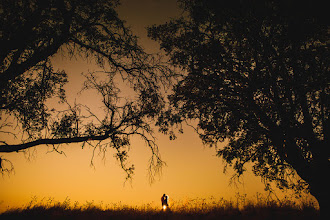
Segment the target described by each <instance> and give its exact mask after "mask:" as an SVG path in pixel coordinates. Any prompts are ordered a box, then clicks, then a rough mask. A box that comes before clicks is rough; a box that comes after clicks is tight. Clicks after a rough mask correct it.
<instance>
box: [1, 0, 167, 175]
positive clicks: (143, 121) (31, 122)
mask: <svg viewBox="0 0 330 220" xmlns="http://www.w3.org/2000/svg"><path fill="white" fill-rule="evenodd" d="M118 4H119V1H117V0H94V1H89V0H60V1H59V0H15V1H12V0H4V1H1V3H0V48H1V51H0V79H1V81H0V133H1V137H2V140H0V153H11V152H18V151H24V150H26V149H28V148H31V147H35V146H38V145H42V144H46V145H49V146H52V147H53V149H54V150H55V151H59V150H58V146H59V145H60V144H63V143H79V142H80V143H83V144H84V145H86V144H89V145H91V146H93V147H94V149H95V150H96V149H100V150H101V151H103V150H104V151H105V150H106V149H107V148H109V147H110V148H113V149H115V150H116V151H117V153H116V157H117V158H118V160H119V161H120V163H121V166H122V167H123V169H124V170H125V171H126V172H127V174H128V177H130V176H131V174H132V172H133V169H134V167H132V166H127V165H126V159H127V156H128V155H127V150H128V146H129V144H130V137H131V136H132V135H136V136H140V137H142V138H143V139H144V140H145V142H146V144H147V146H149V147H150V149H151V152H152V155H153V156H152V158H151V160H150V161H151V162H150V169H151V172H152V173H153V172H156V171H157V169H159V167H160V166H161V165H162V163H163V162H162V161H161V159H160V157H159V153H158V148H157V145H156V144H155V142H154V138H153V136H152V129H151V127H150V126H151V125H150V122H149V121H148V120H149V119H150V118H152V117H154V116H155V115H156V114H157V112H159V111H160V109H161V108H162V107H163V105H164V104H163V98H162V96H161V94H160V92H159V89H160V88H159V87H160V86H162V85H165V84H166V83H165V82H166V80H167V78H166V77H167V73H168V69H167V67H166V66H165V65H163V64H162V63H161V60H160V58H159V57H156V56H151V55H149V54H147V53H145V52H144V50H143V49H142V48H141V47H140V46H139V45H138V44H137V37H136V36H134V35H133V34H132V33H131V32H130V30H129V29H128V28H127V27H126V26H125V22H124V21H122V20H121V19H120V18H119V17H118V14H117V12H116V7H117V6H118ZM59 53H62V54H66V56H68V57H70V58H72V57H75V56H78V57H83V58H88V59H90V60H93V61H95V63H96V64H97V65H98V67H99V68H102V69H103V74H101V76H100V74H97V73H93V72H92V73H86V74H85V76H86V82H85V84H84V87H83V85H82V87H83V88H84V89H92V90H95V91H97V92H98V93H99V94H100V96H101V99H100V101H101V102H102V104H103V106H104V114H103V115H102V116H103V118H101V117H102V116H100V115H96V114H94V113H93V112H91V111H90V108H89V107H88V106H84V105H81V104H76V103H75V104H73V103H71V104H70V103H68V102H67V100H66V93H65V90H64V85H65V84H66V83H67V74H70V73H66V72H65V71H63V70H54V68H53V64H52V62H51V59H50V58H51V57H52V56H53V55H55V54H59ZM86 71H87V70H86ZM118 75H119V77H120V78H122V79H123V80H124V81H125V82H127V83H128V85H130V86H131V88H132V90H133V91H134V92H135V97H136V99H135V100H133V99H131V100H129V99H123V98H121V97H122V96H120V95H119V93H120V90H119V89H118V88H117V84H116V83H115V82H114V81H115V80H116V77H117V76H118ZM117 78H118V77H117ZM54 97H57V98H59V99H60V100H61V102H62V104H63V105H65V106H66V107H67V109H66V110H63V109H61V111H60V110H59V109H53V108H51V107H49V106H47V105H46V101H47V100H49V99H50V98H54ZM18 133H20V135H18ZM21 134H23V135H21ZM9 137H15V138H16V140H14V141H10V142H9V140H11V139H14V138H11V139H10V138H9ZM3 155H4V154H3ZM0 168H1V171H2V172H5V171H10V170H11V169H12V167H11V164H10V162H9V161H8V160H6V159H5V157H3V156H1V157H0Z"/></svg>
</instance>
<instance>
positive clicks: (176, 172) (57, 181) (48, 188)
mask: <svg viewBox="0 0 330 220" xmlns="http://www.w3.org/2000/svg"><path fill="white" fill-rule="evenodd" d="M119 13H120V17H121V18H123V19H124V20H126V21H127V24H128V25H129V26H131V28H132V30H133V32H134V33H135V34H137V35H138V36H140V42H141V44H142V45H143V46H144V47H145V48H146V50H147V51H149V52H156V51H157V50H158V49H159V47H158V44H157V43H155V42H152V41H151V40H149V39H147V37H146V31H145V29H144V27H145V26H147V25H151V24H153V23H158V24H160V23H163V22H165V21H167V20H168V19H169V17H175V16H178V15H179V14H180V11H179V10H178V9H177V7H176V1H175V0H123V1H122V6H121V7H120V8H119ZM53 61H54V66H55V68H60V69H64V70H66V72H67V73H68V74H69V84H68V85H67V87H66V88H67V89H68V92H69V94H68V98H69V101H73V100H74V97H78V98H77V101H79V100H84V101H86V100H87V104H89V105H92V106H93V105H94V106H95V105H96V106H97V101H98V100H97V98H95V94H93V93H82V94H81V95H80V96H77V95H76V93H77V92H78V91H79V90H80V89H81V86H82V82H83V78H82V77H81V75H80V74H81V73H82V72H86V71H87V70H93V68H95V66H94V65H93V64H92V63H88V62H86V61H83V60H79V59H78V60H67V59H66V58H63V57H61V55H56V56H55V57H53ZM184 131H185V133H184V134H182V135H179V137H178V139H177V140H175V141H170V140H169V138H168V137H167V136H164V135H162V134H156V137H157V143H158V145H159V148H160V153H161V156H162V159H163V160H164V161H165V162H166V163H167V166H166V167H164V168H163V172H162V175H161V176H160V178H159V179H156V181H155V182H154V183H153V184H152V185H150V184H149V182H148V178H147V174H148V173H147V163H148V159H149V157H150V151H149V149H148V148H147V147H146V146H145V145H144V143H143V142H142V141H141V140H140V139H139V138H137V139H134V140H133V141H132V145H131V151H130V153H129V155H130V158H129V160H130V162H132V163H134V165H135V168H136V169H135V175H134V178H133V180H132V182H131V183H130V182H127V183H126V184H124V183H125V173H124V172H123V171H122V170H121V169H120V167H119V165H118V162H117V161H116V159H115V158H114V157H113V153H114V152H113V151H109V152H108V153H107V155H106V159H105V160H103V159H102V156H99V157H96V158H95V160H94V164H95V167H94V168H92V167H90V159H91V155H92V152H91V149H88V148H87V149H84V150H82V149H81V146H80V145H79V144H71V145H63V146H62V147H61V150H63V151H64V152H65V153H66V156H64V155H60V154H57V153H54V152H52V153H49V152H47V151H49V148H47V147H46V146H38V147H37V148H34V149H31V150H29V151H28V153H25V154H24V153H11V154H6V155H3V156H5V158H6V159H9V160H11V161H12V162H13V164H14V166H15V174H12V175H11V176H9V177H8V176H3V177H2V178H0V212H1V211H3V210H4V209H6V208H7V207H8V206H9V207H13V206H21V205H23V204H26V203H27V202H29V201H30V200H31V197H33V196H37V197H38V198H39V199H42V198H48V197H53V198H54V199H55V200H58V201H63V200H64V199H65V198H66V197H69V198H70V199H71V201H72V202H74V201H79V203H81V204H83V203H85V202H86V201H92V200H94V201H95V202H96V203H99V202H101V201H103V203H104V204H107V203H116V202H121V203H123V204H129V205H134V204H147V203H153V204H156V205H157V204H158V203H160V197H161V195H162V194H163V193H167V194H168V195H169V196H170V199H172V200H176V201H177V200H184V199H185V198H195V197H200V198H207V197H210V196H214V197H216V198H220V197H224V198H226V199H230V198H234V197H235V193H236V192H240V193H247V194H248V195H250V196H254V195H255V193H256V192H262V191H263V188H264V186H263V184H262V183H261V181H260V178H257V177H254V176H253V175H252V174H251V173H247V174H246V175H245V176H244V178H243V179H242V182H243V183H244V184H240V185H238V187H234V186H229V180H230V177H231V175H232V173H231V171H230V170H229V172H228V173H227V174H223V172H222V171H223V163H222V160H221V159H220V158H217V157H216V156H215V154H216V151H215V149H214V148H211V149H210V148H208V147H205V146H203V145H202V143H201V141H200V139H199V138H198V136H197V135H196V134H195V133H194V132H193V130H192V129H191V128H189V127H185V129H184ZM3 138H5V137H4V136H1V137H0V139H3Z"/></svg>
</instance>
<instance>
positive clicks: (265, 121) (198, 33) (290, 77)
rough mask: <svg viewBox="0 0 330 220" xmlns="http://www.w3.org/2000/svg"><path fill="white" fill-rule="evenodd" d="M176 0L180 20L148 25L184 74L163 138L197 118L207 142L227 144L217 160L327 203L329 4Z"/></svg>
mask: <svg viewBox="0 0 330 220" xmlns="http://www.w3.org/2000/svg"><path fill="white" fill-rule="evenodd" d="M179 2H180V3H181V6H182V8H183V9H184V11H185V13H184V15H183V17H182V18H179V19H174V20H171V21H169V22H167V23H166V24H162V25H157V26H153V27H150V28H149V36H150V37H151V38H153V39H155V40H157V41H159V42H160V44H161V48H162V49H164V50H165V51H166V53H167V54H168V55H169V56H170V58H171V62H172V64H173V65H176V66H178V67H181V68H182V69H183V70H184V71H186V72H187V74H186V75H184V76H183V78H182V80H181V81H180V82H179V83H178V84H177V85H176V86H175V87H174V94H173V95H170V97H169V98H170V101H171V103H172V107H171V108H172V109H171V111H167V112H164V113H163V115H162V117H160V119H161V122H160V123H159V124H160V126H161V131H163V132H167V131H168V126H171V125H173V124H175V123H180V122H182V121H184V120H186V119H197V121H198V126H197V130H198V133H199V134H200V137H201V139H202V140H203V142H204V143H206V144H210V145H216V143H217V142H223V141H225V140H226V141H228V144H227V145H226V146H225V147H222V148H219V150H218V155H219V156H221V157H222V158H224V160H225V161H226V162H228V164H230V165H232V166H233V168H234V169H235V170H236V172H237V173H238V174H239V175H241V174H242V173H243V172H244V170H245V168H244V165H245V164H246V163H247V162H253V164H254V166H253V171H254V173H255V174H256V175H258V176H261V177H262V178H263V179H264V180H265V181H275V182H276V183H277V185H278V187H280V188H294V189H299V190H301V189H302V188H305V187H306V183H304V182H303V181H301V180H300V178H295V177H297V176H300V177H301V178H302V179H303V180H304V181H306V182H307V183H308V184H309V187H310V189H311V192H312V194H313V195H314V196H316V197H317V199H318V200H319V202H320V204H321V203H322V204H325V201H326V198H327V196H329V189H328V186H327V184H326V182H327V180H326V179H327V176H326V175H325V174H326V173H329V170H330V169H329V168H330V164H329V156H330V153H329V123H330V120H329V103H330V101H329V94H330V83H329V76H330V74H329V50H328V43H329V19H328V13H327V12H326V10H325V9H324V7H325V5H324V4H321V3H320V2H318V3H314V2H313V3H305V2H304V3H302V2H300V1H257V0H256V1H240V0H237V1H216V0H210V1H201V0H181V1H179ZM169 113H170V114H169ZM296 174H298V175H296ZM321 189H322V190H321ZM324 194H326V195H327V196H324Z"/></svg>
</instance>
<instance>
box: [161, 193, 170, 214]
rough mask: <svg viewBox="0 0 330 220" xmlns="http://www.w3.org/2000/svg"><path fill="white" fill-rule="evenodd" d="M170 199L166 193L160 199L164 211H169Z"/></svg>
mask: <svg viewBox="0 0 330 220" xmlns="http://www.w3.org/2000/svg"><path fill="white" fill-rule="evenodd" d="M168 198H169V197H168V195H166V194H165V193H164V194H163V196H162V197H161V199H160V200H161V201H162V207H163V210H164V211H165V210H166V209H168Z"/></svg>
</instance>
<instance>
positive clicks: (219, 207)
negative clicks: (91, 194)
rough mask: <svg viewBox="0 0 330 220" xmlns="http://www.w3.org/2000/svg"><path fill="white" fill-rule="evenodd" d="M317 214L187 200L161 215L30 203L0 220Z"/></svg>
mask: <svg viewBox="0 0 330 220" xmlns="http://www.w3.org/2000/svg"><path fill="white" fill-rule="evenodd" d="M317 218H318V210H317V209H316V208H315V205H314V204H312V203H310V202H305V203H303V204H300V205H297V204H296V203H294V202H292V201H290V200H283V201H274V200H272V201H257V202H251V201H244V202H243V203H242V201H240V204H238V202H230V201H225V200H223V199H220V200H217V201H215V200H205V199H197V200H188V201H184V202H177V203H174V204H172V205H171V210H168V211H162V210H160V209H158V208H154V207H152V206H150V205H146V206H141V207H131V206H124V205H107V206H105V207H104V206H103V205H94V204H93V203H86V204H84V205H79V204H77V203H75V204H73V205H71V204H70V200H68V199H67V200H65V201H64V202H54V201H52V200H47V201H42V202H31V203H30V204H28V205H27V206H26V207H24V208H19V209H11V210H7V211H6V212H4V213H2V214H0V219H3V220H5V219H79V220H80V219H231V220H235V219H240V220H241V219H242V220H245V219H249V220H259V219H260V220H261V219H274V220H275V219H280V220H284V219H292V220H294V219H306V220H307V219H308V220H310V219H317Z"/></svg>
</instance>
